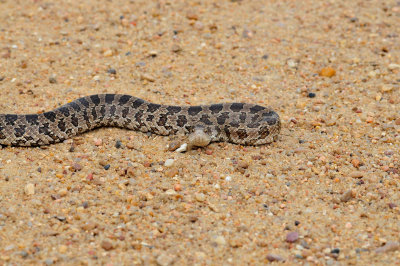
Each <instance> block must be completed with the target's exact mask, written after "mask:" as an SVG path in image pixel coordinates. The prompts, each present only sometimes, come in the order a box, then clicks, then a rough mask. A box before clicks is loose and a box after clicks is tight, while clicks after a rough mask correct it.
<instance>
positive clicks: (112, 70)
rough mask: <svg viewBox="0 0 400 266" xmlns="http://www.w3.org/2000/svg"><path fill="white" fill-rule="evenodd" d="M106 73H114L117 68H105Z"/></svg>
mask: <svg viewBox="0 0 400 266" xmlns="http://www.w3.org/2000/svg"><path fill="white" fill-rule="evenodd" d="M107 73H108V74H111V75H116V74H117V70H115V69H114V68H109V69H107Z"/></svg>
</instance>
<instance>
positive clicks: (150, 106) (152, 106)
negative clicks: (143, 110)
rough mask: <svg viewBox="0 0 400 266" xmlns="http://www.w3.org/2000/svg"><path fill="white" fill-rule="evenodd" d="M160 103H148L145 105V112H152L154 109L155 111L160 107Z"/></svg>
mask: <svg viewBox="0 0 400 266" xmlns="http://www.w3.org/2000/svg"><path fill="white" fill-rule="evenodd" d="M160 107H161V105H159V104H155V103H149V104H148V105H147V112H148V113H154V112H155V111H157V110H158V109H160Z"/></svg>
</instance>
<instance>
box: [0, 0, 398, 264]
mask: <svg viewBox="0 0 400 266" xmlns="http://www.w3.org/2000/svg"><path fill="white" fill-rule="evenodd" d="M62 2H63V3H62ZM80 2H82V3H80ZM213 2H216V3H213ZM399 35H400V3H399V2H398V1H390V0H388V1H379V0H371V1H363V0H355V1H345V0H342V1H339V0H328V1H316V0H305V1H272V0H271V1H245V0H243V1H240V0H237V1H233V0H232V1H228V0H224V1H172V0H169V1H168V0H167V1H161V0H160V1H145V0H141V1H118V0H110V1H105V0H100V1H97V0H96V1H95V0H93V1H71V0H70V1H55V0H48V1H41V0H34V1H33V0H29V1H28V0H27V1H23V0H2V1H0V80H1V81H0V97H1V98H0V99H1V100H0V108H1V109H0V110H1V113H19V114H22V113H37V112H43V111H46V110H51V109H53V108H55V107H57V106H59V105H61V104H64V103H66V102H68V101H72V100H74V99H76V98H78V97H80V96H85V95H89V94H96V93H104V92H108V93H126V94H130V95H134V96H137V97H141V98H143V99H146V100H149V101H152V102H157V103H163V104H175V105H195V104H209V103H219V102H233V101H235V102H249V103H257V104H261V105H269V106H271V107H272V108H273V109H275V110H276V111H277V112H278V113H279V115H280V116H281V119H282V126H283V128H282V132H281V135H280V137H279V140H278V141H277V142H275V143H273V144H271V145H266V146H260V147H244V146H239V145H234V144H228V143H216V144H212V145H210V146H209V147H207V148H205V149H198V150H193V151H190V152H186V153H178V152H174V151H169V150H168V149H167V147H168V145H169V144H171V142H174V140H173V138H171V137H160V136H151V135H145V134H143V133H138V132H132V131H128V130H122V129H116V128H105V129H100V130H96V131H93V132H89V133H87V134H84V135H82V136H80V137H79V138H77V139H75V141H74V142H73V143H74V147H73V148H72V149H71V143H72V140H71V141H66V142H65V143H61V144H56V145H52V146H49V147H46V148H10V147H4V148H3V149H1V150H0V264H4V265H22V264H25V265H26V264H40V263H41V264H46V265H51V264H61V265H72V264H73V265H79V264H89V265H94V264H107V265H121V264H125V265H133V264H144V265H153V264H158V265H172V264H175V265H184V264H193V265H221V264H223V265H246V264H247V265H261V264H265V263H268V262H271V261H276V262H274V263H277V262H278V263H283V264H287V265H289V264H293V263H299V264H305V265H313V264H320V265H346V264H358V265H365V264H368V263H373V264H395V263H399V261H400V247H399V245H400V244H399V241H400V239H399V231H400V222H399V221H400V220H399V218H400V210H399V205H400V191H399V188H400V177H399V174H400V162H399V149H400V148H399V147H400V145H399V143H400V107H399V104H400V88H399V83H400V49H399V43H400V37H399ZM169 159H172V160H169ZM166 162H167V163H166Z"/></svg>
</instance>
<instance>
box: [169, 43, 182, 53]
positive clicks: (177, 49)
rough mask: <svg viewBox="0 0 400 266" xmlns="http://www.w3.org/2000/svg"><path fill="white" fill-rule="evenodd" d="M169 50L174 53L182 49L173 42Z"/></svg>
mask: <svg viewBox="0 0 400 266" xmlns="http://www.w3.org/2000/svg"><path fill="white" fill-rule="evenodd" d="M171 50H172V52H174V53H178V52H180V51H182V48H181V47H180V46H179V45H177V44H173V45H172V48H171Z"/></svg>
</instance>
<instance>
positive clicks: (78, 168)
mask: <svg viewBox="0 0 400 266" xmlns="http://www.w3.org/2000/svg"><path fill="white" fill-rule="evenodd" d="M72 169H73V170H74V171H80V170H82V165H80V164H79V163H73V164H72Z"/></svg>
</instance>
